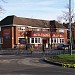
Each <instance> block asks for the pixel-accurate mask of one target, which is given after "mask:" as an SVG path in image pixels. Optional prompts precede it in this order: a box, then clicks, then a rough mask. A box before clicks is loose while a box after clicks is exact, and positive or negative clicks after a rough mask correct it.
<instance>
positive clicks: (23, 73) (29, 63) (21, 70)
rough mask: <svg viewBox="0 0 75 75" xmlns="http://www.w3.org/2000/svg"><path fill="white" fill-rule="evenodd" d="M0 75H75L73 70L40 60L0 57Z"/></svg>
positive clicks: (13, 56) (22, 57) (11, 56)
mask: <svg viewBox="0 0 75 75" xmlns="http://www.w3.org/2000/svg"><path fill="white" fill-rule="evenodd" d="M0 75H75V69H73V68H63V67H59V66H55V65H51V64H48V63H45V62H43V61H42V58H36V57H35V58H34V57H25V56H22V55H21V56H19V55H18V56H15V55H0Z"/></svg>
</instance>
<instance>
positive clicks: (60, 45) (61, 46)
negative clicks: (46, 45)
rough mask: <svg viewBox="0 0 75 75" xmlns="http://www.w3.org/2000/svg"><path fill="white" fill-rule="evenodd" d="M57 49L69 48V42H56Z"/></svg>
mask: <svg viewBox="0 0 75 75" xmlns="http://www.w3.org/2000/svg"><path fill="white" fill-rule="evenodd" d="M57 49H61V50H66V49H69V44H58V46H57Z"/></svg>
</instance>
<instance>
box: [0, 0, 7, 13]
mask: <svg viewBox="0 0 75 75" xmlns="http://www.w3.org/2000/svg"><path fill="white" fill-rule="evenodd" d="M1 2H3V3H7V2H6V1H5V0H0V3H1ZM3 11H5V10H4V8H3V6H2V5H1V4H0V13H3Z"/></svg>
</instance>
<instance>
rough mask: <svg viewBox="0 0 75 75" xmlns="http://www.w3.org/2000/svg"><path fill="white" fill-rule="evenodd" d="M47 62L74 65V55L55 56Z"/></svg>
mask: <svg viewBox="0 0 75 75" xmlns="http://www.w3.org/2000/svg"><path fill="white" fill-rule="evenodd" d="M48 60H49V61H53V62H60V63H67V64H75V54H73V55H69V54H61V55H56V56H53V57H51V58H48Z"/></svg>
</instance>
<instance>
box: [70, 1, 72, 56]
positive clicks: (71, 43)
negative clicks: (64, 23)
mask: <svg viewBox="0 0 75 75" xmlns="http://www.w3.org/2000/svg"><path fill="white" fill-rule="evenodd" d="M69 27H70V55H72V26H71V0H69Z"/></svg>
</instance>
